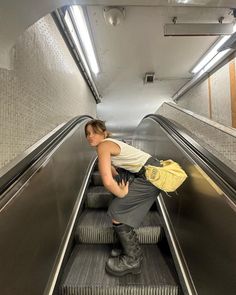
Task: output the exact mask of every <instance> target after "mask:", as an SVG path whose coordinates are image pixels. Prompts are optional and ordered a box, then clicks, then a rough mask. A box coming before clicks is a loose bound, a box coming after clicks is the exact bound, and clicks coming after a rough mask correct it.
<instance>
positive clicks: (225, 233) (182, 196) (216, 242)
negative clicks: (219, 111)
mask: <svg viewBox="0 0 236 295" xmlns="http://www.w3.org/2000/svg"><path fill="white" fill-rule="evenodd" d="M133 144H134V145H135V146H137V147H139V148H141V149H143V150H144V151H146V152H149V153H150V154H152V155H156V156H157V157H158V158H159V159H169V158H172V159H174V160H176V161H177V162H179V163H180V164H181V166H182V167H183V168H184V170H185V171H186V172H187V174H188V176H189V177H188V179H187V180H186V181H185V183H184V184H183V185H182V186H181V187H180V189H179V190H178V196H173V197H172V198H170V197H169V196H166V195H165V194H163V202H164V205H165V207H166V209H167V212H168V216H169V220H170V224H171V228H172V230H173V233H174V235H173V236H175V237H176V244H179V246H180V249H181V252H182V253H179V255H180V257H181V255H182V263H183V264H186V265H185V266H186V269H188V273H189V274H190V277H189V283H190V284H191V282H192V283H193V286H192V287H193V288H192V289H193V290H194V289H196V292H197V293H199V294H207V295H208V294H214V295H221V294H234V292H235V290H236V282H235V279H234V278H233V276H234V275H235V273H236V264H235V261H236V252H235V248H236V230H235V226H234V225H235V224H236V214H235V206H234V205H233V204H232V202H229V199H228V197H227V195H226V194H225V192H223V191H222V190H221V189H220V187H219V186H217V184H216V183H215V182H214V181H212V179H211V177H209V176H208V175H207V173H206V172H205V171H203V169H202V168H201V167H200V166H199V165H198V163H197V162H196V161H195V160H194V158H193V156H192V155H191V153H187V149H183V148H182V147H181V146H179V144H178V143H177V142H176V141H175V140H174V139H173V138H172V137H171V135H170V134H168V133H167V132H166V131H165V130H164V129H163V127H161V126H160V125H158V124H157V123H156V122H154V121H153V120H151V119H148V118H146V119H144V120H143V121H142V123H141V124H140V125H139V128H138V130H137V132H136V134H135V138H134V140H133ZM172 250H173V247H172ZM179 275H180V277H181V275H182V274H181V273H179ZM186 275H187V276H188V274H186ZM185 285H187V283H186V284H185ZM185 289H186V286H185ZM193 292H194V291H193ZM190 294H191V293H190ZM193 294H194V293H193Z"/></svg>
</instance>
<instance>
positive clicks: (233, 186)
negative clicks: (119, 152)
mask: <svg viewBox="0 0 236 295" xmlns="http://www.w3.org/2000/svg"><path fill="white" fill-rule="evenodd" d="M145 118H151V119H153V120H154V121H156V122H157V123H159V124H160V125H161V126H162V127H163V128H164V129H165V130H166V131H168V133H169V134H170V135H171V136H172V137H173V138H174V139H175V140H176V141H177V142H178V144H180V146H181V147H182V148H183V149H184V150H185V151H186V152H187V153H188V154H191V156H193V157H194V160H196V162H197V163H198V164H199V165H200V166H201V168H203V170H206V172H208V174H210V176H211V177H212V179H213V180H214V181H215V182H216V184H217V185H218V186H219V187H220V188H221V189H222V191H223V192H225V193H226V195H227V197H229V198H230V200H231V201H232V202H233V203H234V204H235V205H236V173H235V172H234V171H233V170H232V169H230V168H229V167H228V166H226V165H225V164H224V163H223V162H222V161H220V160H219V159H218V158H216V157H215V156H214V155H213V154H211V153H210V152H209V151H208V150H207V149H206V148H204V147H202V146H200V144H199V143H197V142H196V141H195V140H194V139H193V138H192V137H191V136H190V135H188V134H187V133H186V132H185V130H184V128H182V127H179V126H176V125H175V124H174V123H173V122H171V121H170V120H168V119H167V118H165V117H163V116H161V115H156V114H149V115H147V116H145V117H144V119H145Z"/></svg>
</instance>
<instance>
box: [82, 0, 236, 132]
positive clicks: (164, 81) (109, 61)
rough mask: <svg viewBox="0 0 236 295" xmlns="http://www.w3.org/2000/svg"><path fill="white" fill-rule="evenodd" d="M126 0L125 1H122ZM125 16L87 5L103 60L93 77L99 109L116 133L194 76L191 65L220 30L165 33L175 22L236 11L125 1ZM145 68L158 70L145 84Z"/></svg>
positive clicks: (213, 18) (197, 20)
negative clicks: (111, 18) (117, 19)
mask: <svg viewBox="0 0 236 295" xmlns="http://www.w3.org/2000/svg"><path fill="white" fill-rule="evenodd" d="M123 2H124V1H123ZM124 7H125V19H124V21H123V22H121V24H119V25H117V26H115V27H114V26H111V25H108V24H106V22H105V19H104V17H103V9H104V6H99V5H97V6H95V5H91V6H87V8H86V10H87V15H88V20H89V24H90V28H91V32H92V36H93V41H94V45H95V49H96V53H97V57H98V61H99V65H100V69H101V71H100V73H99V74H98V75H97V76H96V77H94V79H95V83H96V85H97V88H98V90H99V93H100V94H101V96H102V99H101V100H102V102H101V104H99V105H98V115H99V116H100V117H101V118H102V119H104V120H106V121H107V122H108V124H109V125H110V127H111V128H112V129H113V130H114V132H115V133H116V135H117V136H119V135H122V134H123V133H124V132H130V133H132V130H133V128H134V127H135V126H137V124H138V123H139V121H140V120H141V118H142V117H143V116H144V115H146V114H147V113H153V112H155V110H156V109H157V108H158V107H159V106H160V105H161V104H162V103H163V101H170V100H172V98H171V97H172V96H173V95H174V94H175V92H176V91H177V90H179V88H180V87H181V86H182V85H184V84H185V83H186V82H187V81H188V79H190V78H191V77H192V74H191V73H190V71H191V69H192V68H193V66H194V65H195V64H196V63H197V61H198V60H199V59H200V57H201V56H202V55H203V54H204V53H205V52H206V51H207V49H208V48H209V47H210V46H211V45H212V44H213V43H214V42H215V41H216V40H217V38H218V37H216V36H204V37H203V36H197V37H196V36H195V37H164V34H163V27H164V24H166V23H172V19H173V17H177V23H218V19H219V18H220V17H222V16H223V17H224V23H228V22H230V23H231V22H232V21H233V20H234V18H233V16H232V13H231V12H232V11H231V10H230V9H224V8H207V7H170V6H168V7H155V6H124ZM146 72H155V74H156V80H155V81H154V83H153V84H144V82H143V78H144V75H145V73H146Z"/></svg>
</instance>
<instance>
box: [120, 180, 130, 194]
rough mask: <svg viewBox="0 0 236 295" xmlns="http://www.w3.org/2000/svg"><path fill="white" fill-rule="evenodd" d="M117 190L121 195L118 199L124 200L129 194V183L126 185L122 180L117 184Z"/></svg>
mask: <svg viewBox="0 0 236 295" xmlns="http://www.w3.org/2000/svg"><path fill="white" fill-rule="evenodd" d="M118 186H119V188H120V189H121V194H119V196H118V197H119V198H124V197H125V196H126V195H127V194H128V192H129V182H128V181H127V182H126V183H125V182H124V180H123V179H122V181H121V182H120V183H119V184H118Z"/></svg>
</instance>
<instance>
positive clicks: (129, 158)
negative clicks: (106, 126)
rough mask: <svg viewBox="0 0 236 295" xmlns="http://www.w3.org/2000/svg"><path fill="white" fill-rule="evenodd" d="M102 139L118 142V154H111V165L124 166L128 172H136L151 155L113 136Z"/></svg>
mask: <svg viewBox="0 0 236 295" xmlns="http://www.w3.org/2000/svg"><path fill="white" fill-rule="evenodd" d="M103 141H112V142H114V143H116V144H118V146H119V147H120V154H119V155H118V156H111V162H112V165H114V166H116V167H120V168H124V169H126V170H128V171H130V172H134V173H135V172H138V171H139V170H140V169H141V168H142V166H143V165H144V164H145V163H146V162H147V160H148V159H149V158H150V157H151V155H149V154H148V153H145V152H143V151H141V150H139V149H136V148H135V147H133V146H131V145H129V144H127V143H124V142H123V141H120V140H116V139H113V138H106V139H104V140H103Z"/></svg>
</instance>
